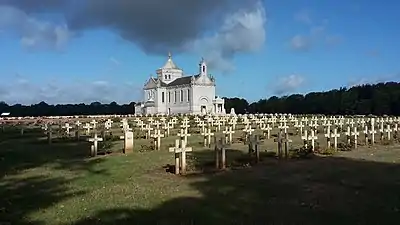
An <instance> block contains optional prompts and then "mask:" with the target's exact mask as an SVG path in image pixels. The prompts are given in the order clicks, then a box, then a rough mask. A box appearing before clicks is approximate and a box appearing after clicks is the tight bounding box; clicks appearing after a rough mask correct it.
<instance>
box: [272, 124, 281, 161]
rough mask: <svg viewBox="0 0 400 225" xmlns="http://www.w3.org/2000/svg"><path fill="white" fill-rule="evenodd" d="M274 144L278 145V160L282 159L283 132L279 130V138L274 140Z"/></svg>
mask: <svg viewBox="0 0 400 225" xmlns="http://www.w3.org/2000/svg"><path fill="white" fill-rule="evenodd" d="M274 142H277V143H278V158H282V144H283V139H282V130H280V129H279V130H278V134H277V137H276V138H275V139H274Z"/></svg>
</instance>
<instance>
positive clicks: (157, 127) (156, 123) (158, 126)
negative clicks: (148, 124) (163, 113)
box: [153, 120, 161, 130]
mask: <svg viewBox="0 0 400 225" xmlns="http://www.w3.org/2000/svg"><path fill="white" fill-rule="evenodd" d="M153 125H155V126H156V130H159V129H160V125H161V123H160V121H158V120H156V121H155V122H154V123H153Z"/></svg>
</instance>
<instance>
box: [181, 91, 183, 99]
mask: <svg viewBox="0 0 400 225" xmlns="http://www.w3.org/2000/svg"><path fill="white" fill-rule="evenodd" d="M181 102H183V90H181Z"/></svg>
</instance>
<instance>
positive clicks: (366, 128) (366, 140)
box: [363, 122, 369, 145]
mask: <svg viewBox="0 0 400 225" xmlns="http://www.w3.org/2000/svg"><path fill="white" fill-rule="evenodd" d="M364 124H365V122H364ZM363 133H364V137H365V145H368V133H369V132H368V125H365V127H364V131H363Z"/></svg>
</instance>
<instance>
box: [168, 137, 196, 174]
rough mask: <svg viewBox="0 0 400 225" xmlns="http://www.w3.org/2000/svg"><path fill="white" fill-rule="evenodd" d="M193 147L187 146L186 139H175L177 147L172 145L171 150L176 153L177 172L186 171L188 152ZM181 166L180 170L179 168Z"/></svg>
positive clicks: (183, 172)
mask: <svg viewBox="0 0 400 225" xmlns="http://www.w3.org/2000/svg"><path fill="white" fill-rule="evenodd" d="M191 151H192V147H186V142H185V140H179V139H176V140H175V147H170V148H169V152H174V153H175V174H179V172H180V173H181V174H182V175H183V174H185V173H186V152H191ZM179 168H180V170H179Z"/></svg>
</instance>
